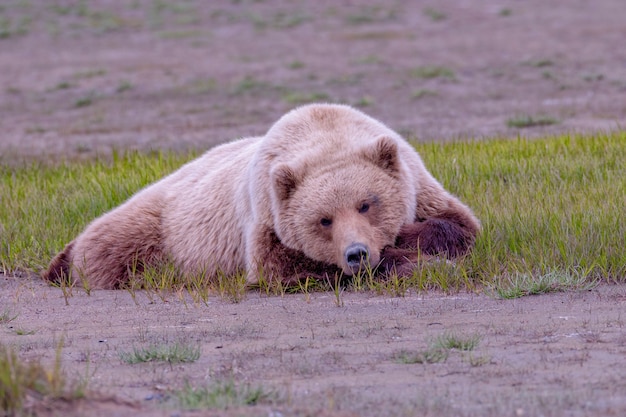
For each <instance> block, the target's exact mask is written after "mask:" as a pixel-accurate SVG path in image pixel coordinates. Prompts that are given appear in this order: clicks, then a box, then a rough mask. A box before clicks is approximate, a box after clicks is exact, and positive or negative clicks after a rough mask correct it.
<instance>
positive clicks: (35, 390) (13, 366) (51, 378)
mask: <svg viewBox="0 0 626 417" xmlns="http://www.w3.org/2000/svg"><path fill="white" fill-rule="evenodd" d="M62 345H63V341H61V342H60V343H59V345H58V346H57V348H56V351H55V360H54V364H53V365H52V368H51V369H48V368H45V367H44V366H42V365H41V363H40V362H39V361H28V362H26V361H23V360H21V359H20V358H19V357H18V355H17V352H16V351H15V350H14V349H13V348H11V347H8V346H5V345H4V344H2V343H0V415H2V416H5V415H6V416H22V415H24V416H26V415H34V414H31V413H30V412H29V411H28V408H29V407H31V406H32V405H33V402H34V401H40V402H42V401H45V400H55V399H61V400H63V401H64V402H67V401H71V400H74V399H78V398H82V397H84V396H85V393H86V388H87V380H86V379H84V380H81V381H78V382H76V383H69V382H68V379H67V376H66V374H65V372H64V370H63V368H62V364H61V350H62Z"/></svg>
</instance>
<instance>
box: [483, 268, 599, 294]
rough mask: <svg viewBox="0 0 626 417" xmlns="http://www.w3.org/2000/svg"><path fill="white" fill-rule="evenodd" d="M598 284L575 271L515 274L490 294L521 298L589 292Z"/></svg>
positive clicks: (494, 287)
mask: <svg viewBox="0 0 626 417" xmlns="http://www.w3.org/2000/svg"><path fill="white" fill-rule="evenodd" d="M596 285H597V282H596V281H595V280H593V279H589V278H588V276H587V274H586V273H580V272H578V271H576V270H574V271H549V272H547V273H544V274H536V275H533V274H525V273H515V274H513V275H512V276H510V277H507V278H501V279H500V280H499V282H498V283H496V284H494V285H493V286H492V287H491V290H490V292H492V293H495V294H496V295H497V296H498V297H500V298H506V299H511V298H519V297H524V296H527V295H537V294H545V293H549V292H560V291H588V290H590V289H592V288H593V287H595V286H596Z"/></svg>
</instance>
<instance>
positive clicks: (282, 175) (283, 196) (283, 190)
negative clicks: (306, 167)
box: [272, 165, 300, 201]
mask: <svg viewBox="0 0 626 417" xmlns="http://www.w3.org/2000/svg"><path fill="white" fill-rule="evenodd" d="M272 183H273V184H274V191H275V192H276V196H277V197H278V199H279V200H280V201H285V200H287V199H289V197H291V195H292V194H293V192H294V191H295V190H296V188H297V187H298V185H299V184H300V177H299V176H298V174H296V172H295V171H294V170H293V169H292V168H291V167H289V166H287V165H280V166H278V167H276V169H274V171H273V172H272Z"/></svg>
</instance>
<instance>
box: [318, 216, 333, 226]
mask: <svg viewBox="0 0 626 417" xmlns="http://www.w3.org/2000/svg"><path fill="white" fill-rule="evenodd" d="M320 224H321V225H322V226H324V227H328V226H330V225H331V224H333V221H332V220H331V219H327V218H326V217H324V218H323V219H321V220H320Z"/></svg>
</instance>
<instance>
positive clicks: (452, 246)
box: [395, 210, 478, 258]
mask: <svg viewBox="0 0 626 417" xmlns="http://www.w3.org/2000/svg"><path fill="white" fill-rule="evenodd" d="M477 235H478V229H477V228H476V226H475V223H474V222H473V221H472V219H471V218H469V217H468V216H467V215H466V214H464V213H460V212H458V211H453V210H446V211H443V212H442V213H441V214H440V215H439V216H438V217H432V218H429V219H426V220H424V221H417V222H415V223H413V224H409V225H405V226H403V227H402V229H401V230H400V233H399V235H398V237H397V239H396V245H395V247H396V248H400V249H413V250H418V251H420V252H421V253H423V254H426V255H443V256H445V257H447V258H456V257H459V256H463V255H465V254H466V253H468V252H469V251H470V249H472V247H473V246H474V242H475V241H476V236H477Z"/></svg>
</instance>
